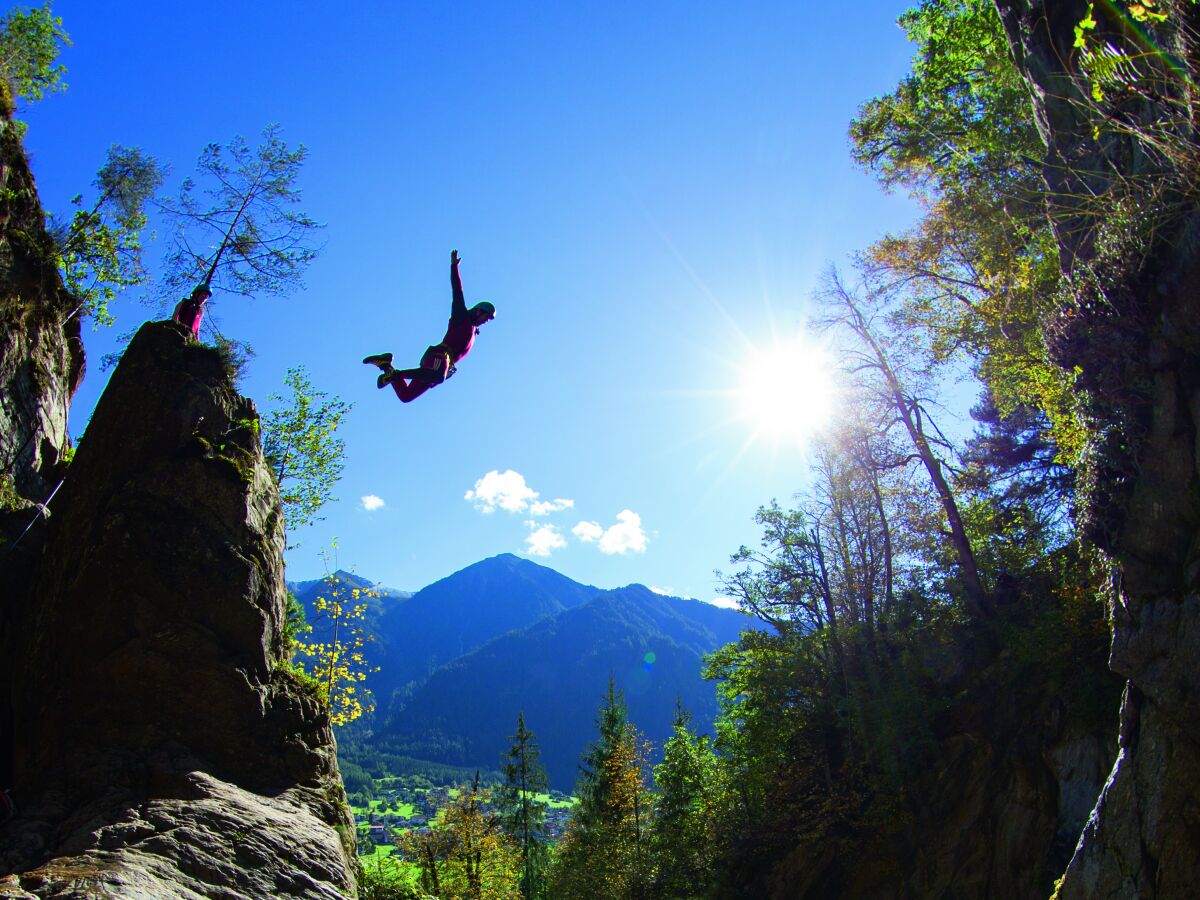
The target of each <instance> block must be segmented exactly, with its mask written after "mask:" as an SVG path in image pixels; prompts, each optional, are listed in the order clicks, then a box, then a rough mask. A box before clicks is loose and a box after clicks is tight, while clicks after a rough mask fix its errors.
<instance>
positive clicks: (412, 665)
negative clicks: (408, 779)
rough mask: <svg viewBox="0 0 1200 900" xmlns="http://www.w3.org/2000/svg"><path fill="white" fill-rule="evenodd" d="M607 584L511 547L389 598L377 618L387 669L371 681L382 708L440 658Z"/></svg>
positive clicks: (380, 661) (379, 653) (379, 655)
mask: <svg viewBox="0 0 1200 900" xmlns="http://www.w3.org/2000/svg"><path fill="white" fill-rule="evenodd" d="M599 592H600V590H599V588H595V587H591V586H589V585H584V584H579V583H578V582H576V581H572V580H571V579H570V578H567V577H566V576H565V575H561V574H559V573H558V572H556V571H554V570H553V569H549V568H546V567H545V566H539V565H538V564H537V563H532V562H530V561H529V560H526V559H521V558H520V557H518V556H513V555H512V554H511V553H503V554H501V555H499V556H493V557H491V558H490V559H485V560H482V561H480V562H477V563H475V564H473V565H470V566H467V567H466V568H465V569H462V570H461V571H458V572H455V573H454V574H453V575H449V576H447V577H446V578H443V579H441V580H440V581H436V582H434V583H433V584H431V585H429V586H428V587H425V588H422V589H421V590H419V591H417V592H416V593H415V594H413V595H412V596H411V597H410V598H408V599H407V600H404V601H403V602H395V603H390V604H386V605H385V606H384V609H383V612H382V615H381V617H380V619H379V621H378V623H377V625H374V626H373V628H374V631H375V634H376V647H375V654H374V657H375V664H376V665H378V666H379V667H380V671H379V672H377V673H376V674H375V675H373V676H372V677H371V679H370V680H369V681H368V686H369V687H370V688H371V689H372V690H373V691H374V692H375V697H376V701H377V702H378V704H379V708H380V709H381V710H383V709H386V708H387V707H388V705H389V703H390V699H391V696H392V694H393V693H394V692H395V691H397V690H399V689H402V688H404V687H405V686H406V685H408V684H409V682H415V683H417V684H420V683H421V682H423V681H424V680H425V679H426V678H428V677H429V676H430V674H431V673H432V672H433V671H434V670H435V669H436V668H437V667H438V666H440V665H443V664H445V663H449V662H451V661H453V660H455V659H457V658H458V657H460V656H462V655H463V654H465V653H469V652H471V651H472V650H474V649H476V648H477V647H481V646H482V645H484V644H486V643H487V642H488V641H490V640H492V639H494V638H497V637H499V636H500V635H503V634H505V633H507V632H509V631H512V630H514V629H518V628H527V627H528V626H530V625H532V624H534V623H535V622H538V621H540V620H541V619H544V618H546V617H547V616H553V615H557V614H558V613H561V612H563V611H564V610H566V609H571V608H573V607H576V606H579V605H580V604H582V603H584V602H586V601H587V600H589V599H591V598H592V597H594V596H596V594H598V593H599Z"/></svg>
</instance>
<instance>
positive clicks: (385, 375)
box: [375, 353, 396, 388]
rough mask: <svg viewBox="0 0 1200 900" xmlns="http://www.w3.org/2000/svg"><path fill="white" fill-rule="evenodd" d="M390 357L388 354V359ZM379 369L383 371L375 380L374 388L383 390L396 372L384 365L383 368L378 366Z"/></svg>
mask: <svg viewBox="0 0 1200 900" xmlns="http://www.w3.org/2000/svg"><path fill="white" fill-rule="evenodd" d="M391 355H392V354H390V353H389V354H388V356H389V357H390V356H391ZM380 368H382V369H383V371H382V372H380V373H379V377H378V378H376V379H375V387H377V388H385V387H387V386H388V384H390V383H391V380H392V376H393V375H395V374H396V370H395V369H393V368H392V367H391V366H389V365H386V364H384V365H383V366H380Z"/></svg>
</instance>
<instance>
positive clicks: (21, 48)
mask: <svg viewBox="0 0 1200 900" xmlns="http://www.w3.org/2000/svg"><path fill="white" fill-rule="evenodd" d="M64 46H66V47H69V46H71V39H70V38H69V37H68V36H67V33H66V31H64V30H63V27H62V19H60V18H57V17H55V16H53V15H51V13H50V3H49V2H47V3H44V4H43V5H42V6H41V7H39V8H37V9H30V8H28V7H17V8H15V9H11V10H9V11H8V13H6V14H5V16H4V18H3V19H0V72H3V74H4V79H5V81H7V82H8V85H9V89H10V90H11V91H12V92H13V94H15V95H16V96H18V97H24V98H25V99H26V100H29V101H36V100H41V99H42V97H43V96H45V95H46V94H52V93H55V92H57V91H65V90H66V89H67V85H66V84H65V83H64V82H63V80H62V76H63V74H64V73H65V72H66V71H67V70H66V67H65V66H63V65H62V64H61V63H59V62H58V53H59V50H60V49H61V47H64Z"/></svg>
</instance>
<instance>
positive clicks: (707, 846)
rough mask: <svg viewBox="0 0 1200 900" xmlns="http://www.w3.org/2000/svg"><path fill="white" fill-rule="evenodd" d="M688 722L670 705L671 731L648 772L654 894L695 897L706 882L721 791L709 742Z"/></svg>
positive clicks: (687, 716) (688, 717) (679, 709)
mask: <svg viewBox="0 0 1200 900" xmlns="http://www.w3.org/2000/svg"><path fill="white" fill-rule="evenodd" d="M691 721H692V717H691V714H690V713H689V712H687V711H686V710H685V709H684V708H683V706H682V705H681V704H678V703H677V704H676V707H675V720H674V728H673V731H672V734H671V737H669V738H668V739H667V742H666V743H665V744H664V745H663V758H662V762H661V763H659V764H658V765H657V766H655V767H654V787H655V792H656V796H655V801H654V826H653V830H652V835H651V840H650V851H651V857H652V859H653V863H654V871H655V881H654V883H655V894H656V895H658V896H662V897H696V896H700V895H701V894H702V893H703V891H704V888H705V885H706V884H707V883H708V880H709V878H710V873H711V871H712V866H713V858H714V848H715V846H716V837H717V835H716V809H717V803H718V799H719V797H720V796H721V790H720V787H719V784H718V769H717V758H716V756H715V755H714V754H713V751H712V746H711V741H710V740H709V739H708V738H706V737H702V736H700V735H697V734H696V733H695V732H694V731H692V728H691Z"/></svg>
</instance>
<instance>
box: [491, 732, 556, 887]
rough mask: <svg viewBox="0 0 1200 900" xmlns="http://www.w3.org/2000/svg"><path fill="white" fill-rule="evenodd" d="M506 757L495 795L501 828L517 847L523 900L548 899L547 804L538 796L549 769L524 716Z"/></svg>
mask: <svg viewBox="0 0 1200 900" xmlns="http://www.w3.org/2000/svg"><path fill="white" fill-rule="evenodd" d="M511 740H512V744H511V746H510V747H509V749H508V752H507V753H505V754H504V757H503V763H502V767H501V768H502V771H503V772H504V783H503V784H502V785H500V786H499V787H498V788H497V789H496V791H495V802H496V808H497V810H498V811H499V813H500V822H501V826H502V827H503V828H504V830H505V831H506V832H507V833H508V835H509V836H510V837H511V839H512V840H513V842H514V844H515V845H516V847H517V853H518V859H517V864H518V867H519V872H520V891H521V897H522V898H523V900H539V898H544V897H546V896H547V895H546V872H545V867H546V863H547V860H548V852H547V837H546V804H545V803H543V802H541V801H539V800H538V795H539V794H542V793H543V792H545V791H546V790H547V789H548V788H549V782H548V780H547V778H546V769H545V768H544V767H543V766H542V764H541V760H540V759H539V752H538V746H537V741H536V738H535V737H534V734H533V732H532V731H530V730H529V729H528V728H526V727H525V713H524V712H521V713H518V715H517V730H516V732H514V733H513V735H512V739H511Z"/></svg>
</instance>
